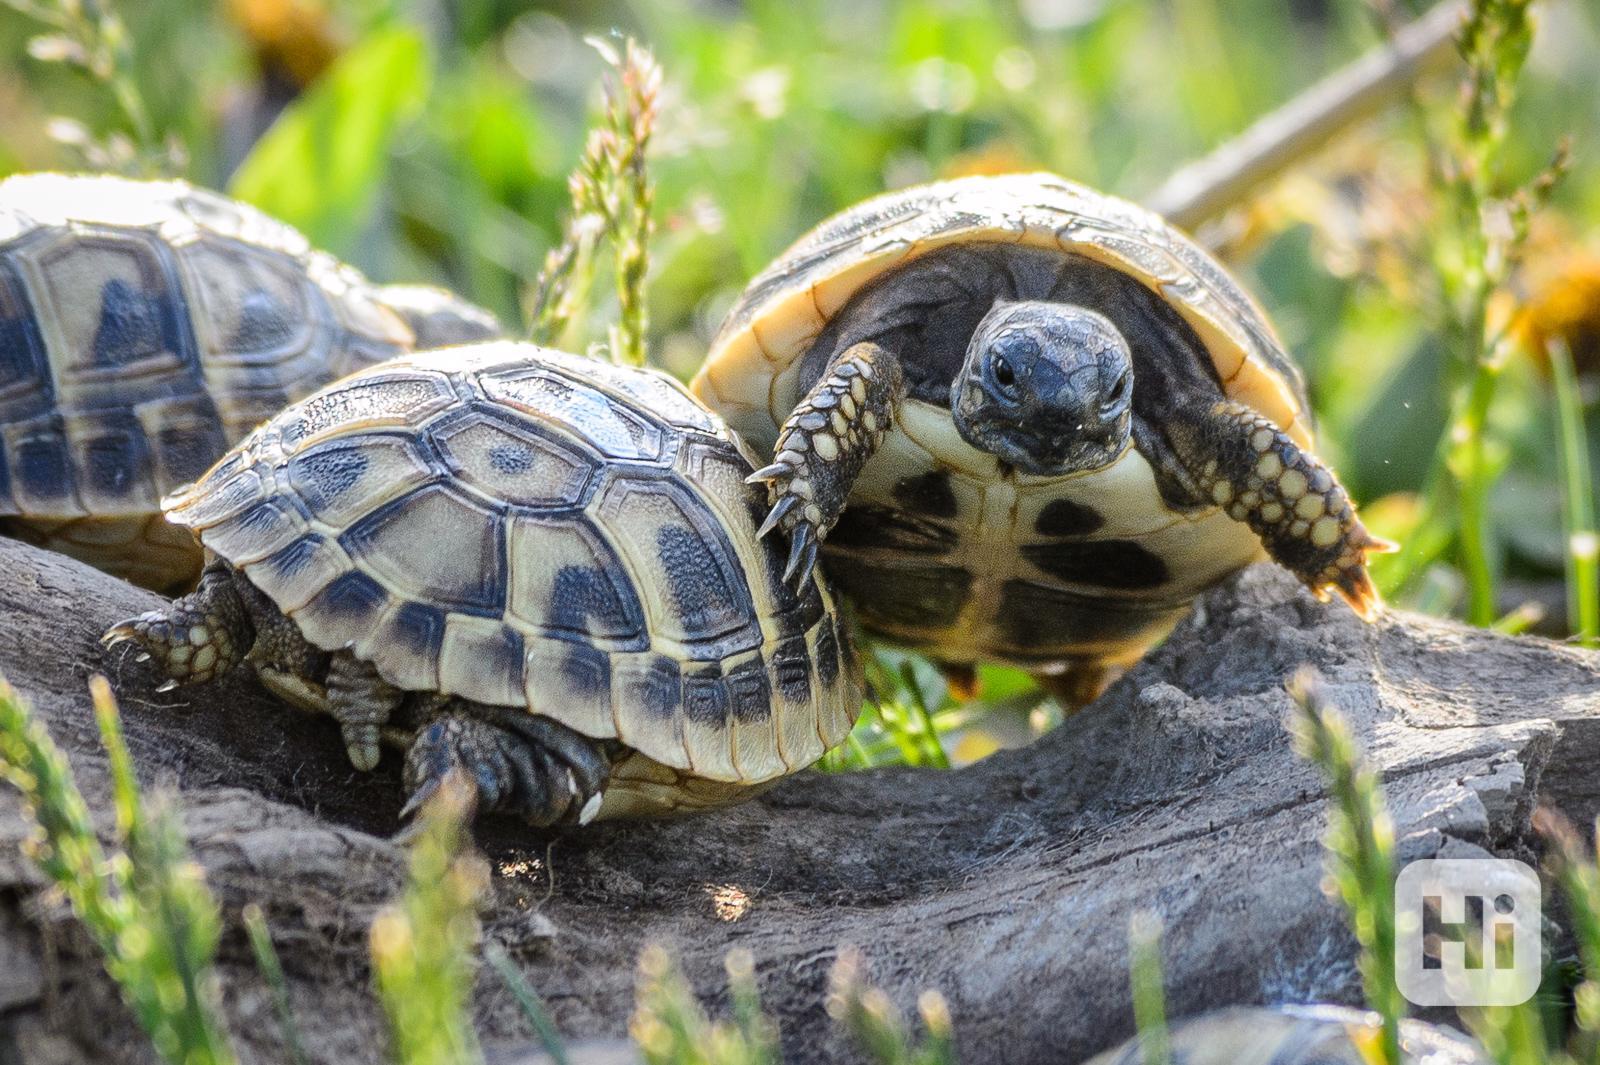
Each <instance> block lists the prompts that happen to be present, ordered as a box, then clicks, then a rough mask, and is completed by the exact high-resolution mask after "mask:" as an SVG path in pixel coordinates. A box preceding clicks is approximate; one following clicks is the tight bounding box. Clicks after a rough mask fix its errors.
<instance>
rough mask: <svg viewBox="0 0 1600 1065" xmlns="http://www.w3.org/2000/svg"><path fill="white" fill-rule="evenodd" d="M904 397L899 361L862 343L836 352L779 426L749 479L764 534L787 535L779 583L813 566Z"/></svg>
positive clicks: (804, 575) (802, 576)
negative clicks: (762, 496) (761, 506)
mask: <svg viewBox="0 0 1600 1065" xmlns="http://www.w3.org/2000/svg"><path fill="white" fill-rule="evenodd" d="M904 395H905V377H904V374H903V373H902V372H901V369H900V362H899V360H898V359H897V358H895V356H894V355H893V354H891V353H890V352H889V351H888V350H886V349H885V348H882V347H879V346H878V345H877V344H874V343H872V342H871V341H863V342H862V343H860V344H855V345H853V346H851V347H848V348H846V349H845V350H844V351H842V352H840V353H839V354H838V355H837V356H836V357H835V358H834V360H833V361H832V362H831V363H829V364H828V368H827V370H826V371H825V372H824V373H823V375H822V377H821V379H820V380H818V381H817V383H816V384H815V385H813V386H811V390H810V391H809V392H807V393H806V394H805V395H804V396H803V397H802V398H801V400H800V402H799V403H798V404H796V406H795V408H794V411H793V413H791V414H790V415H789V417H788V420H786V421H785V422H784V423H783V432H782V433H781V434H780V435H779V436H778V447H777V451H776V457H775V458H774V459H773V461H772V465H770V466H767V467H765V468H764V469H761V470H759V471H757V472H756V473H754V474H751V475H750V478H749V479H750V480H751V481H752V482H756V481H766V482H768V485H769V489H768V491H769V493H770V495H771V498H772V511H771V513H770V514H768V515H767V520H766V522H765V523H764V524H763V525H762V526H761V535H763V536H765V535H766V534H767V533H769V532H771V531H772V530H774V529H778V528H781V529H783V531H784V532H786V533H788V534H789V564H788V566H787V567H786V568H785V571H784V575H783V576H784V579H785V580H789V581H794V584H795V587H797V588H798V587H801V586H803V585H804V584H805V582H806V581H807V579H809V578H810V576H811V568H812V567H813V566H814V565H816V562H817V549H818V547H819V546H820V544H821V542H822V539H823V537H825V536H827V535H828V530H829V529H831V528H833V526H834V523H835V522H837V521H838V520H839V515H840V514H842V513H843V512H844V506H845V500H846V499H848V498H849V496H850V490H851V488H853V487H854V486H855V481H856V476H857V475H858V474H859V473H860V472H861V467H863V466H865V465H866V464H867V460H868V459H869V458H871V457H872V455H873V452H875V451H877V450H878V445H879V444H880V443H882V442H883V434H884V433H885V432H887V431H888V429H889V426H890V424H891V423H892V422H893V420H894V416H895V409H896V408H897V407H898V406H899V403H900V400H901V399H902V398H903V397H904Z"/></svg>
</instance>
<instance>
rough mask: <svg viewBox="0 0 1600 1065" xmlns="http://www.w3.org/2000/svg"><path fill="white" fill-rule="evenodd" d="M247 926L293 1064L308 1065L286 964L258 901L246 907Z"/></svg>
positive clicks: (245, 928)
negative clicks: (295, 1015) (290, 997)
mask: <svg viewBox="0 0 1600 1065" xmlns="http://www.w3.org/2000/svg"><path fill="white" fill-rule="evenodd" d="M243 917H244V930H245V933H246V934H247V935H248V936H249V937H250V950H251V952H252V953H253V954H254V955H255V957H256V968H258V969H260V970H261V976H262V978H263V979H265V980H266V981H267V989H268V990H269V991H270V992H271V993H272V1009H273V1012H274V1013H276V1014H277V1015H278V1027H279V1028H280V1029H281V1030H282V1032H283V1045H284V1048H285V1049H286V1050H288V1052H289V1061H290V1062H291V1063H292V1065H307V1063H308V1060H309V1059H307V1057H306V1051H305V1047H304V1046H303V1045H302V1044H301V1042H300V1026H299V1025H298V1024H296V1023H295V1019H294V1007H293V1006H291V1005H290V1003H289V983H288V981H287V980H285V979H284V976H283V965H282V963H280V962H279V961H278V952H277V950H276V949H274V948H273V946H272V930H271V929H270V928H268V927H267V918H266V915H265V914H263V913H262V912H261V907H260V906H257V905H256V904H255V903H253V902H252V903H251V904H250V905H248V906H246V907H245V908H244V913H243Z"/></svg>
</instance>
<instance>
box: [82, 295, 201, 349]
mask: <svg viewBox="0 0 1600 1065" xmlns="http://www.w3.org/2000/svg"><path fill="white" fill-rule="evenodd" d="M174 302H175V297H174V295H172V294H167V293H159V292H158V293H155V294H151V293H148V292H145V291H143V290H142V289H137V288H134V287H133V286H132V285H130V284H128V283H127V282H126V281H124V280H122V279H121V278H112V279H111V280H110V281H108V282H106V285H105V288H103V289H101V291H100V324H99V326H98V328H96V329H95V333H94V343H93V346H92V349H91V354H92V356H93V359H94V362H95V363H96V364H97V365H100V366H123V365H126V364H127V363H130V362H137V361H138V360H140V359H145V358H149V357H150V356H152V355H158V354H160V353H161V352H164V351H173V352H176V351H181V350H183V349H182V348H181V347H180V345H179V344H178V343H177V334H178V324H177V322H176V320H175V318H176V316H175V315H174V314H173V313H172V312H173V307H172V304H173V303H174Z"/></svg>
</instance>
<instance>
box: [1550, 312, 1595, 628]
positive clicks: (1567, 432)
mask: <svg viewBox="0 0 1600 1065" xmlns="http://www.w3.org/2000/svg"><path fill="white" fill-rule="evenodd" d="M1549 353H1550V370H1551V377H1552V381H1553V383H1554V386H1555V393H1556V413H1557V417H1558V422H1559V425H1558V433H1559V435H1558V443H1559V445H1560V446H1559V448H1558V451H1559V453H1560V456H1561V516H1562V518H1563V519H1564V520H1565V523H1566V530H1565V531H1566V534H1567V535H1566V543H1567V624H1568V625H1570V626H1571V627H1572V631H1573V634H1574V635H1575V636H1576V637H1577V641H1578V643H1579V644H1580V645H1582V646H1584V647H1600V532H1597V531H1596V526H1595V512H1594V478H1593V476H1591V474H1590V469H1589V444H1588V440H1589V436H1588V433H1587V432H1586V431H1585V429H1584V424H1583V401H1582V400H1581V399H1580V398H1579V395H1578V375H1577V372H1576V371H1575V370H1574V369H1573V366H1572V353H1571V352H1570V351H1568V350H1567V346H1566V344H1564V343H1562V342H1560V341H1552V342H1551V343H1550V345H1549Z"/></svg>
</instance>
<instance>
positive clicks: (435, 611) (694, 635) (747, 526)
mask: <svg viewBox="0 0 1600 1065" xmlns="http://www.w3.org/2000/svg"><path fill="white" fill-rule="evenodd" d="M751 469H752V467H751V465H750V462H749V460H748V459H747V457H746V456H745V455H744V454H743V453H742V452H741V451H740V449H739V446H738V444H737V443H736V439H735V438H734V437H733V436H732V434H730V433H729V431H728V430H727V428H726V427H725V426H724V425H723V423H722V422H721V421H720V420H719V419H717V418H716V417H715V416H714V415H712V414H711V413H710V412H709V411H707V410H706V409H705V408H704V407H703V406H702V405H701V404H699V403H698V402H696V401H695V400H694V398H693V397H692V396H690V395H689V394H688V393H687V392H686V391H685V390H684V389H683V387H682V386H681V385H679V384H678V383H677V382H675V381H673V380H672V379H671V378H669V377H667V376H666V375H664V374H660V373H657V372H655V371H650V370H637V369H627V368H620V367H616V366H612V365H610V364H607V363H601V362H599V361H596V360H594V359H586V358H580V357H577V356H573V355H567V354H563V353H560V352H556V351H551V350H548V349H544V348H539V347H535V346H533V345H529V344H513V343H499V344H484V345H474V346H470V347H461V348H450V349H444V350H441V351H437V352H429V353H426V354H419V355H412V356H409V357H405V358H400V359H396V360H392V361H390V362H388V363H385V364H384V365H382V366H378V367H373V368H371V369H368V370H365V371H362V372H360V373H357V374H355V375H354V376H352V377H349V378H346V379H345V380H343V381H340V382H338V383H336V384H334V385H332V386H330V387H328V388H326V389H324V390H323V391H321V392H319V393H317V394H316V395H314V396H312V397H310V398H309V399H306V400H304V401H302V402H300V403H297V404H295V405H294V406H292V407H290V408H288V409H287V410H285V411H283V412H282V413H281V414H279V415H278V416H277V417H275V418H273V419H272V420H271V421H269V422H267V423H266V424H265V425H263V426H262V427H260V428H259V429H258V430H257V431H256V432H254V433H252V434H251V435H250V436H249V437H248V438H247V439H246V440H245V441H244V442H243V443H241V444H240V445H239V447H237V448H236V449H235V450H234V451H233V452H231V453H230V454H229V455H228V456H227V457H226V458H225V459H224V460H223V461H222V462H221V463H219V464H218V465H217V466H216V467H215V468H213V469H212V470H211V471H210V472H209V473H207V474H206V475H205V476H204V477H203V478H202V479H201V480H200V481H199V482H198V483H197V484H195V485H194V486H192V487H190V488H188V489H186V490H184V491H182V492H180V493H178V494H177V495H175V496H173V497H171V498H170V499H169V500H168V501H167V508H168V509H167V516H168V518H169V519H170V520H171V521H172V522H174V523H175V524H177V525H181V526H185V527H187V528H189V529H191V530H193V532H194V533H195V534H197V535H198V537H199V539H200V540H201V542H202V543H204V545H205V547H206V548H207V549H208V550H210V551H212V552H214V553H215V554H216V555H217V556H219V557H220V558H222V559H223V560H225V561H226V562H228V563H230V564H232V565H233V566H234V567H235V568H236V569H238V570H240V571H241V572H243V574H244V575H245V576H246V578H248V579H249V580H250V581H251V582H252V583H253V584H254V585H255V586H256V587H258V588H259V589H260V590H261V591H263V592H265V593H266V595H267V596H268V598H270V599H271V600H272V602H273V603H274V604H275V605H276V606H277V607H278V608H279V609H280V610H282V611H283V612H284V614H286V615H287V616H288V617H289V618H291V619H292V620H293V621H294V622H295V624H296V625H297V626H298V627H299V628H300V630H301V632H302V633H303V634H304V635H305V636H306V638H307V639H308V640H309V641H310V642H311V643H313V644H315V645H316V646H318V647H320V648H323V649H325V650H338V649H349V650H351V651H353V652H354V653H355V654H356V655H357V657H359V658H362V659H365V660H367V661H370V662H371V663H372V664H373V665H374V666H375V667H376V668H377V670H378V672H379V674H380V675H381V676H382V677H383V678H384V679H385V680H386V681H388V682H389V683H391V684H394V685H396V686H398V687H400V688H403V689H407V690H412V691H428V692H440V693H443V694H446V695H452V696H458V697H461V698H463V699H468V700H473V701H475V702H479V703H487V704H491V705H496V706H512V707H526V708H528V709H529V710H530V711H532V712H535V713H539V714H544V715H548V716H549V717H552V718H554V719H556V720H558V721H560V722H561V723H563V724H565V725H567V726H569V727H570V728H573V729H575V730H577V731H578V732H581V733H583V734H584V735H587V736H590V737H594V738H614V739H616V740H618V741H619V742H621V743H622V744H624V745H625V746H626V747H628V748H631V749H632V750H633V751H636V752H639V753H640V754H641V755H642V756H644V757H645V758H646V759H648V763H647V764H646V765H645V766H643V767H641V766H639V765H634V766H632V767H629V768H619V770H618V771H617V772H616V773H615V774H614V778H613V786H612V787H611V788H610V789H608V791H607V798H606V802H607V803H608V804H610V809H607V810H606V811H605V812H606V815H607V816H614V815H615V814H616V812H617V804H618V803H619V802H622V803H625V802H628V801H643V800H640V799H639V794H640V793H641V792H642V791H648V790H650V789H651V788H655V789H657V790H667V791H671V790H674V789H677V788H679V787H680V785H681V778H680V777H679V776H677V775H674V774H673V772H672V771H676V773H677V774H686V775H688V776H690V777H693V778H698V779H701V780H707V781H712V782H730V783H737V784H739V785H741V786H744V785H750V784H758V783H761V782H763V781H767V780H770V779H772V778H774V777H777V776H780V775H783V774H785V773H790V772H793V771H795V770H798V769H800V768H803V767H804V766H807V765H809V764H811V763H812V762H814V761H815V760H816V759H817V758H818V757H820V756H821V755H822V753H823V751H825V750H826V749H827V748H829V747H831V746H832V745H834V744H836V743H838V742H840V741H842V740H843V739H844V738H845V736H846V735H847V734H848V732H849V730H850V727H851V724H852V722H853V721H854V718H855V715H856V714H857V712H858V711H859V708H860V703H861V699H862V682H861V674H860V668H859V666H858V663H857V661H856V659H855V657H854V653H853V650H852V648H851V645H850V642H849V640H848V636H847V633H846V632H845V630H844V629H843V627H842V625H841V622H840V619H839V618H838V616H837V614H836V612H835V610H834V607H833V602H832V600H831V598H830V595H829V591H828V589H827V587H826V586H825V585H824V584H823V583H822V582H821V581H820V580H813V581H810V582H808V583H807V584H806V585H805V586H804V587H803V588H801V589H800V590H799V591H798V592H797V591H795V590H794V589H791V588H790V587H788V586H787V585H786V584H785V582H784V581H783V580H782V579H781V574H782V570H783V562H784V558H783V555H782V553H781V550H780V547H779V546H778V545H775V544H773V543H772V542H771V541H770V540H763V539H761V538H759V537H758V536H757V535H756V532H757V528H758V526H759V525H760V522H761V520H762V517H763V514H764V510H765V506H764V498H763V496H762V494H761V493H760V492H758V491H757V490H755V489H753V488H752V487H750V486H748V485H746V484H745V477H746V476H748V474H749V473H750V471H751ZM624 781H626V782H628V784H627V786H626V787H623V786H621V783H622V782H624ZM630 796H631V797H630ZM678 805H681V803H679V804H678Z"/></svg>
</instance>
